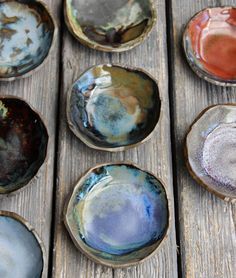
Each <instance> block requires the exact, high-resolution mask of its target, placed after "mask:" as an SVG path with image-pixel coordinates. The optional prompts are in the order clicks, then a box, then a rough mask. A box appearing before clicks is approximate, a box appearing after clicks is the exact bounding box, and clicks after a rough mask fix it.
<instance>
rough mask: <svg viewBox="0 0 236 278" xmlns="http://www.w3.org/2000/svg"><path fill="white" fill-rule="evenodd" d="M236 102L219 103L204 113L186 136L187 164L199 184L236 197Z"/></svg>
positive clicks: (224, 194) (217, 192) (224, 195)
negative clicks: (232, 103)
mask: <svg viewBox="0 0 236 278" xmlns="http://www.w3.org/2000/svg"><path fill="white" fill-rule="evenodd" d="M235 144H236V105H216V106H213V107H210V108H208V109H207V110H206V111H205V112H204V113H203V114H201V115H200V116H199V117H198V118H197V121H196V122H195V123H194V124H193V126H192V127H191V130H190V132H189V133H188V135H187V139H186V147H187V156H188V157H187V158H188V163H189V166H190V168H191V171H192V172H193V176H194V177H195V178H197V180H198V181H199V182H200V184H203V185H204V186H205V187H206V188H207V189H209V190H210V191H213V192H214V193H216V194H218V195H220V196H223V197H228V198H236V185H235V182H236V173H235V159H234V158H235V156H236V149H235Z"/></svg>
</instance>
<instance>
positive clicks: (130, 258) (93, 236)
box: [65, 163, 169, 267]
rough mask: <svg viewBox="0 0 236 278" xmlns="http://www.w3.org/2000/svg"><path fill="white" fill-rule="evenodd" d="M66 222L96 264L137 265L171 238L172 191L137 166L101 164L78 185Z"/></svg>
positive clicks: (80, 246)
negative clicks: (168, 237) (169, 203)
mask: <svg viewBox="0 0 236 278" xmlns="http://www.w3.org/2000/svg"><path fill="white" fill-rule="evenodd" d="M65 223H66V226H67V228H68V230H69V232H70V234H71V236H72V239H73V241H74V242H75V244H76V245H77V247H79V248H80V250H82V252H84V253H85V254H86V255H87V256H88V257H90V258H91V259H93V260H95V261H96V262H99V263H102V264H104V265H108V266H112V267H125V266H130V265H133V264H137V263H139V262H141V261H143V260H144V259H145V258H146V257H148V256H150V255H151V254H153V252H154V251H155V250H157V248H158V246H159V245H160V243H161V242H162V240H163V238H164V237H165V235H166V233H167V229H168V225H169V209H168V199H167V195H166V191H165V188H164V186H163V184H162V183H161V182H160V181H159V180H158V179H157V178H156V177H154V176H153V175H152V174H150V173H148V172H145V171H143V170H141V169H139V168H138V167H136V166H134V165H131V164H125V163H118V164H105V165H100V166H97V167H96V168H93V169H91V170H90V171H89V172H87V173H86V174H85V176H83V178H81V179H80V180H79V182H78V183H77V185H76V186H75V188H74V191H73V194H72V196H71V198H70V201H69V203H68V205H67V206H66V210H65Z"/></svg>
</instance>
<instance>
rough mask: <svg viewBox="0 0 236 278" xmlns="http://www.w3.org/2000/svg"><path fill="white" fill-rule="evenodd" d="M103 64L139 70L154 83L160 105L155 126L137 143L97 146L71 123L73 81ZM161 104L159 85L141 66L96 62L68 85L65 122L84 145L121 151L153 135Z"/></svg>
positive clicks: (159, 119) (157, 122) (160, 114)
mask: <svg viewBox="0 0 236 278" xmlns="http://www.w3.org/2000/svg"><path fill="white" fill-rule="evenodd" d="M103 66H107V67H119V68H122V69H124V70H128V71H132V72H134V71H137V72H141V73H142V74H144V75H146V76H147V77H148V78H149V79H151V80H152V81H153V82H154V83H155V85H156V88H157V98H158V99H157V101H159V102H160V105H159V108H160V109H159V115H158V119H157V121H156V123H155V126H154V127H153V129H152V131H151V132H150V133H149V134H148V135H147V136H146V137H145V138H143V139H142V140H141V141H138V142H137V143H134V144H129V145H126V146H119V147H114V148H112V147H99V146H97V145H96V144H93V143H92V142H89V141H88V140H87V139H86V137H85V136H84V134H83V132H81V131H79V129H76V128H75V127H74V124H73V123H72V120H71V117H70V99H71V92H72V89H73V87H74V85H75V83H76V82H77V81H78V80H79V79H80V78H81V77H82V76H83V75H84V74H85V73H86V72H88V71H90V70H91V69H93V68H96V67H103ZM162 106H163V101H162V98H161V95H160V89H159V85H158V81H157V79H156V78H155V77H153V76H152V75H151V74H150V73H148V72H147V71H146V70H144V69H142V68H139V67H132V66H127V65H124V64H116V63H105V64H97V65H94V66H91V67H89V68H87V69H86V70H85V71H83V72H82V73H81V74H80V75H79V77H78V78H77V79H76V80H75V81H73V83H72V85H71V86H70V88H69V90H68V91H67V104H66V117H67V123H68V125H69V128H70V130H71V131H72V132H73V133H74V135H75V136H76V137H77V138H78V139H80V140H81V141H82V142H83V143H84V144H85V145H87V146H88V147H89V148H91V149H95V150H99V151H106V152H121V151H125V150H128V149H131V148H135V147H138V146H139V145H141V144H143V143H145V142H147V141H148V140H150V139H151V137H152V136H153V134H154V133H155V131H156V130H157V127H158V124H159V123H160V121H161V119H162V116H163V115H162V114H163V110H162V108H163V107H162Z"/></svg>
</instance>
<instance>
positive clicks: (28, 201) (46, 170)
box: [0, 0, 60, 277]
mask: <svg viewBox="0 0 236 278" xmlns="http://www.w3.org/2000/svg"><path fill="white" fill-rule="evenodd" d="M45 2H46V3H47V4H48V5H49V7H50V10H51V11H52V13H53V14H54V16H55V18H57V19H58V18H59V15H60V1H59V0H47V1H45ZM59 57H60V55H59V36H58V37H57V39H56V44H55V48H54V51H53V53H52V55H51V56H50V58H49V60H48V61H47V64H45V65H44V66H43V67H42V68H41V69H40V70H39V71H38V72H36V73H34V74H33V76H32V77H29V78H26V79H23V80H20V81H14V82H10V83H8V82H0V94H1V95H15V96H18V97H22V98H24V99H25V100H26V101H27V102H29V103H30V104H31V105H32V106H33V107H34V108H35V109H36V110H37V111H38V112H39V113H41V115H42V118H43V120H44V122H45V124H46V126H47V128H48V132H49V135H50V141H49V148H48V160H47V163H45V164H44V165H43V166H42V168H41V170H40V172H39V174H38V177H37V179H36V180H34V182H33V183H32V184H31V185H30V186H29V187H26V188H25V189H24V190H23V191H21V192H19V193H16V194H14V195H13V196H9V197H7V196H4V197H3V198H2V199H1V200H0V209H1V210H9V211H13V212H16V213H18V214H20V215H21V216H23V217H24V218H26V219H27V220H28V221H29V223H30V224H31V225H32V226H33V227H34V228H35V229H36V231H37V233H38V234H39V236H40V237H41V239H42V240H43V242H44V245H45V248H46V255H47V258H46V262H45V263H46V265H45V270H46V271H45V277H47V275H46V273H47V269H48V254H49V245H50V230H51V216H52V197H53V178H54V177H53V174H54V173H53V172H54V171H53V170H54V149H55V144H54V143H55V128H56V112H57V111H56V108H57V99H58V73H59V70H58V68H59Z"/></svg>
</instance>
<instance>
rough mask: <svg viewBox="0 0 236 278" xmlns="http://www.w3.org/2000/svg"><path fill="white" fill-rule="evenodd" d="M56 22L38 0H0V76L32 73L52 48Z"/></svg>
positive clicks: (11, 77) (13, 76) (4, 78)
mask: <svg viewBox="0 0 236 278" xmlns="http://www.w3.org/2000/svg"><path fill="white" fill-rule="evenodd" d="M56 30H57V28H56V24H55V21H54V19H53V17H52V15H51V13H50V12H49V11H48V9H47V7H46V5H45V4H44V3H43V2H41V1H38V0H37V1H36V0H35V1H28V0H10V1H9V0H6V1H0V41H1V42H0V80H4V81H12V80H14V79H17V78H22V77H27V76H29V75H31V74H32V73H33V72H34V70H36V68H37V69H38V68H39V66H41V65H42V64H43V63H44V61H46V58H47V57H48V55H49V52H50V50H51V49H52V46H53V43H54V40H55V34H56Z"/></svg>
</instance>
